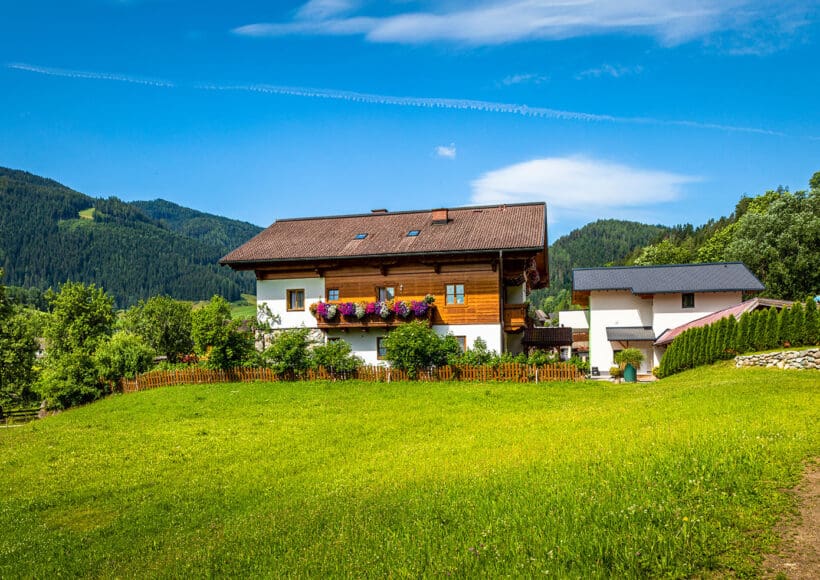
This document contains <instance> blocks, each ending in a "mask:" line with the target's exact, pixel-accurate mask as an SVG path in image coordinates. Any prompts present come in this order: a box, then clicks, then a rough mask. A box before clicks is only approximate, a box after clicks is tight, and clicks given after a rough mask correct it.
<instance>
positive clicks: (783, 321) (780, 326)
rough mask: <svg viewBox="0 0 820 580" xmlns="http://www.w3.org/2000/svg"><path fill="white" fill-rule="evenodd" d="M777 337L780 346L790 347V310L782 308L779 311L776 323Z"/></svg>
mask: <svg viewBox="0 0 820 580" xmlns="http://www.w3.org/2000/svg"><path fill="white" fill-rule="evenodd" d="M777 335H778V337H779V339H780V346H786V345H791V339H792V311H791V308H784V309H783V310H781V311H780V316H778V321H777Z"/></svg>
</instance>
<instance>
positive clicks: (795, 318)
mask: <svg viewBox="0 0 820 580" xmlns="http://www.w3.org/2000/svg"><path fill="white" fill-rule="evenodd" d="M791 311H792V312H791V316H790V317H789V318H790V320H791V329H792V339H791V341H790V342H791V343H792V346H800V345H802V344H804V343H803V331H804V328H805V325H806V311H805V310H804V309H803V303H802V302H795V303H794V304H793V305H792V308H791Z"/></svg>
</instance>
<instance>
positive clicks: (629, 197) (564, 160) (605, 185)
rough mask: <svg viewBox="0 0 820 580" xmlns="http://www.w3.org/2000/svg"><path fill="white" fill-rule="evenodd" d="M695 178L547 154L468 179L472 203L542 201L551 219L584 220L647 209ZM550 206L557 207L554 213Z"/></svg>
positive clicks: (670, 198)
mask: <svg viewBox="0 0 820 580" xmlns="http://www.w3.org/2000/svg"><path fill="white" fill-rule="evenodd" d="M697 181H700V178H699V177H696V176H692V175H683V174H678V173H670V172H667V171H657V170H650V169H641V168H637V167H630V166H628V165H622V164H618V163H613V162H611V161H604V160H600V159H594V158H590V157H584V156H580V155H578V156H569V157H548V158H544V159H533V160H531V161H525V162H523V163H516V164H515V165H510V166H507V167H503V168H501V169H496V170H494V171H489V172H487V173H485V174H484V175H482V176H481V177H479V178H478V179H476V180H475V181H473V182H472V184H471V185H472V190H473V193H472V202H473V203H476V204H495V203H517V202H532V201H545V202H547V206H548V207H549V208H550V216H551V219H555V215H556V213H558V214H575V215H576V216H584V217H586V218H587V219H592V218H595V217H605V216H609V217H616V216H624V215H627V214H628V211H627V210H629V209H631V208H633V209H635V210H637V211H646V210H647V209H649V208H650V207H651V206H657V205H660V204H664V203H667V202H671V201H674V200H676V199H678V198H680V197H681V194H682V189H683V186H684V185H686V184H688V183H694V182H697ZM555 210H558V211H557V212H556V211H555Z"/></svg>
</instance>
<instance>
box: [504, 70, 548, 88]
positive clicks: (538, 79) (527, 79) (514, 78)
mask: <svg viewBox="0 0 820 580" xmlns="http://www.w3.org/2000/svg"><path fill="white" fill-rule="evenodd" d="M548 80H550V78H549V76H547V75H539V74H534V73H527V74H517V75H510V76H508V77H505V78H504V79H503V80H502V81H501V84H503V85H507V86H510V85H522V84H533V85H540V84H541V83H545V82H547V81H548Z"/></svg>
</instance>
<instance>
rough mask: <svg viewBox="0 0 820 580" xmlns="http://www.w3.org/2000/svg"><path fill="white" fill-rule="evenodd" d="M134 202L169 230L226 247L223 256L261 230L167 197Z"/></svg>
mask: <svg viewBox="0 0 820 580" xmlns="http://www.w3.org/2000/svg"><path fill="white" fill-rule="evenodd" d="M131 205H133V206H135V207H138V208H140V209H141V210H142V211H143V213H145V215H147V216H149V217H150V218H152V219H154V220H156V221H158V222H159V223H161V224H162V225H163V226H165V227H167V228H168V229H169V230H172V231H175V232H177V233H180V234H182V235H183V236H186V237H189V238H194V239H196V240H200V241H202V242H205V243H206V244H211V245H213V246H219V247H220V248H222V250H223V252H222V254H223V255H224V254H227V253H228V252H230V251H231V250H233V249H234V248H237V247H239V246H240V245H242V244H244V243H245V242H247V241H248V240H249V239H251V238H252V237H253V236H255V235H256V234H258V233H259V232H261V231H262V228H260V227H259V226H255V225H253V224H249V223H248V222H241V221H238V220H230V219H227V218H224V217H220V216H217V215H213V214H209V213H204V212H201V211H196V210H194V209H190V208H187V207H182V206H181V205H177V204H175V203H171V202H170V201H165V200H164V199H155V200H153V201H134V202H131Z"/></svg>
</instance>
